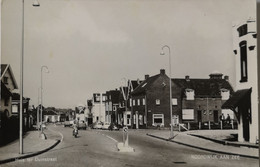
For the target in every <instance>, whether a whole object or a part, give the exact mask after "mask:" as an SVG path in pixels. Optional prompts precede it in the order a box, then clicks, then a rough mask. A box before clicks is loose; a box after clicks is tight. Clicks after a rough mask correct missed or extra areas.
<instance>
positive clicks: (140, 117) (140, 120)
mask: <svg viewBox="0 0 260 167" xmlns="http://www.w3.org/2000/svg"><path fill="white" fill-rule="evenodd" d="M139 124H140V125H143V124H144V122H143V115H139Z"/></svg>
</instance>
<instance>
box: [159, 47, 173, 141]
mask: <svg viewBox="0 0 260 167" xmlns="http://www.w3.org/2000/svg"><path fill="white" fill-rule="evenodd" d="M164 48H168V51H169V74H170V76H169V80H170V81H169V82H170V118H171V133H170V138H172V137H173V122H172V81H171V78H172V75H171V71H172V70H171V49H170V47H169V46H168V45H164V46H163V47H162V52H161V55H165V53H164Z"/></svg>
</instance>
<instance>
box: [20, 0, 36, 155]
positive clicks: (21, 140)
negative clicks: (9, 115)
mask: <svg viewBox="0 0 260 167" xmlns="http://www.w3.org/2000/svg"><path fill="white" fill-rule="evenodd" d="M33 6H34V7H38V6H40V3H39V2H38V1H37V0H34V3H33ZM23 59H24V0H22V47H21V57H20V119H19V123H20V129H19V148H20V150H19V153H20V154H23V61H24V60H23Z"/></svg>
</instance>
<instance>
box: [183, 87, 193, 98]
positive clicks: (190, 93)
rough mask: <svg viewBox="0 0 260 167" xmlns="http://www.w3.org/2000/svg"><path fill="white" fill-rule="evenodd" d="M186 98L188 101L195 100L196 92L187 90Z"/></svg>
mask: <svg viewBox="0 0 260 167" xmlns="http://www.w3.org/2000/svg"><path fill="white" fill-rule="evenodd" d="M185 92H186V97H187V100H194V90H193V89H186V90H185Z"/></svg>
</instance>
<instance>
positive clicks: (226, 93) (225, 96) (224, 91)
mask: <svg viewBox="0 0 260 167" xmlns="http://www.w3.org/2000/svg"><path fill="white" fill-rule="evenodd" d="M220 92H221V97H222V98H221V99H222V100H228V99H229V96H230V92H229V90H228V89H221V90H220Z"/></svg>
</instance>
